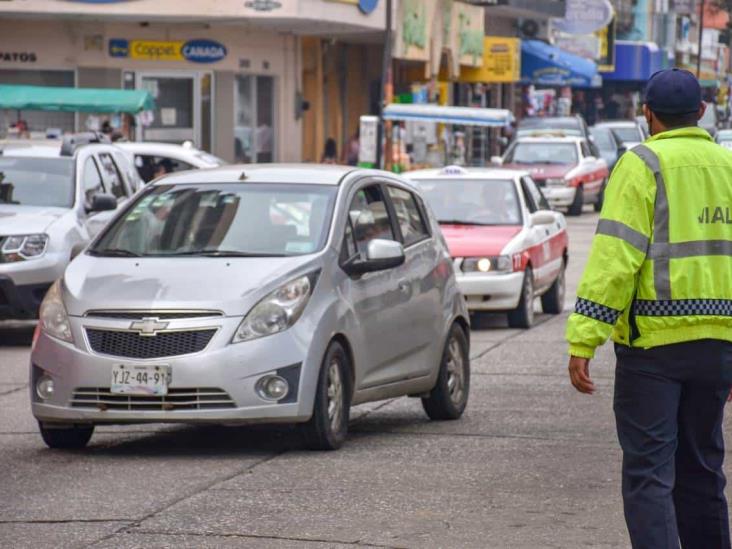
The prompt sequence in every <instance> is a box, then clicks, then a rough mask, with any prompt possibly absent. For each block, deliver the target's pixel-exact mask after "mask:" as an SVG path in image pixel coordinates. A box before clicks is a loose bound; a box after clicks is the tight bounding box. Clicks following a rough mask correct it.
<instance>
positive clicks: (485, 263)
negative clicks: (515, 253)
mask: <svg viewBox="0 0 732 549" xmlns="http://www.w3.org/2000/svg"><path fill="white" fill-rule="evenodd" d="M461 268H462V270H463V272H464V273H489V272H497V273H508V272H511V271H513V262H512V261H511V256H508V255H497V256H489V257H466V258H465V259H464V260H463V264H462V267H461Z"/></svg>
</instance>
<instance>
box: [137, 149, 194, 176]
mask: <svg viewBox="0 0 732 549" xmlns="http://www.w3.org/2000/svg"><path fill="white" fill-rule="evenodd" d="M135 167H136V168H137V173H139V174H140V177H141V178H142V180H143V181H144V182H145V183H148V182H150V181H152V180H153V179H155V178H156V177H160V176H163V175H167V174H169V173H173V172H182V171H184V170H192V169H194V167H193V165H192V164H189V163H188V162H183V161H182V160H178V159H177V158H169V157H166V156H154V155H149V154H136V155H135Z"/></svg>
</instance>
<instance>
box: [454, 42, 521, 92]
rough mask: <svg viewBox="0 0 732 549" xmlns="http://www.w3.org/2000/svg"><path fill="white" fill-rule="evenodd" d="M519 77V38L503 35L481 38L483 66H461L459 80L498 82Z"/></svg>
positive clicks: (516, 80) (514, 80) (511, 80)
mask: <svg viewBox="0 0 732 549" xmlns="http://www.w3.org/2000/svg"><path fill="white" fill-rule="evenodd" d="M520 79H521V40H520V39H519V38H508V37H503V36H486V37H484V38H483V66H481V67H476V68H472V67H463V68H462V70H461V71H460V82H469V83H476V84H477V83H498V82H518V81H519V80H520Z"/></svg>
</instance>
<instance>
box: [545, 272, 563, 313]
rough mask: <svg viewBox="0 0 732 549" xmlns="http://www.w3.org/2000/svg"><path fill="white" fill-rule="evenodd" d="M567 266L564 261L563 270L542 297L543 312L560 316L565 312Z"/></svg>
mask: <svg viewBox="0 0 732 549" xmlns="http://www.w3.org/2000/svg"><path fill="white" fill-rule="evenodd" d="M566 270H567V265H566V263H565V262H564V261H562V268H561V269H560V271H559V274H558V275H557V278H556V279H555V280H554V283H553V284H552V285H551V287H550V288H549V290H547V292H546V293H545V294H544V295H543V296H541V310H542V311H544V312H545V313H548V314H550V315H558V314H559V313H561V312H562V311H563V310H564V297H565V294H566V291H567V279H566Z"/></svg>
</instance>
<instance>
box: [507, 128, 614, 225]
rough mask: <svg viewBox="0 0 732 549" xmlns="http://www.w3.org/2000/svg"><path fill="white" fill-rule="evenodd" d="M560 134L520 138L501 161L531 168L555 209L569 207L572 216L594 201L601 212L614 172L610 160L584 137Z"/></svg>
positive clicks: (513, 167)
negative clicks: (601, 155)
mask: <svg viewBox="0 0 732 549" xmlns="http://www.w3.org/2000/svg"><path fill="white" fill-rule="evenodd" d="M558 135H559V136H553V135H544V136H539V137H520V138H518V139H517V140H516V141H514V142H513V143H512V144H511V146H510V147H509V148H508V150H507V151H506V154H505V155H504V156H503V158H502V159H501V160H500V164H501V165H502V166H504V167H506V168H512V169H519V170H526V171H528V172H529V174H530V175H531V177H532V178H533V179H534V181H536V184H537V185H538V186H539V187H541V188H542V190H543V191H544V195H545V196H546V198H547V200H548V201H549V204H551V206H552V207H553V208H565V207H566V208H568V210H567V213H568V214H569V215H580V214H581V213H582V206H583V205H584V204H593V205H594V207H595V211H600V209H601V208H602V196H603V192H604V190H605V185H606V184H607V179H608V177H609V175H610V172H609V170H608V167H607V162H606V161H605V160H603V159H602V158H600V157H599V155H596V154H593V146H592V145H591V144H590V143H589V142H588V141H587V139H585V138H584V137H564V136H561V134H558Z"/></svg>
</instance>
